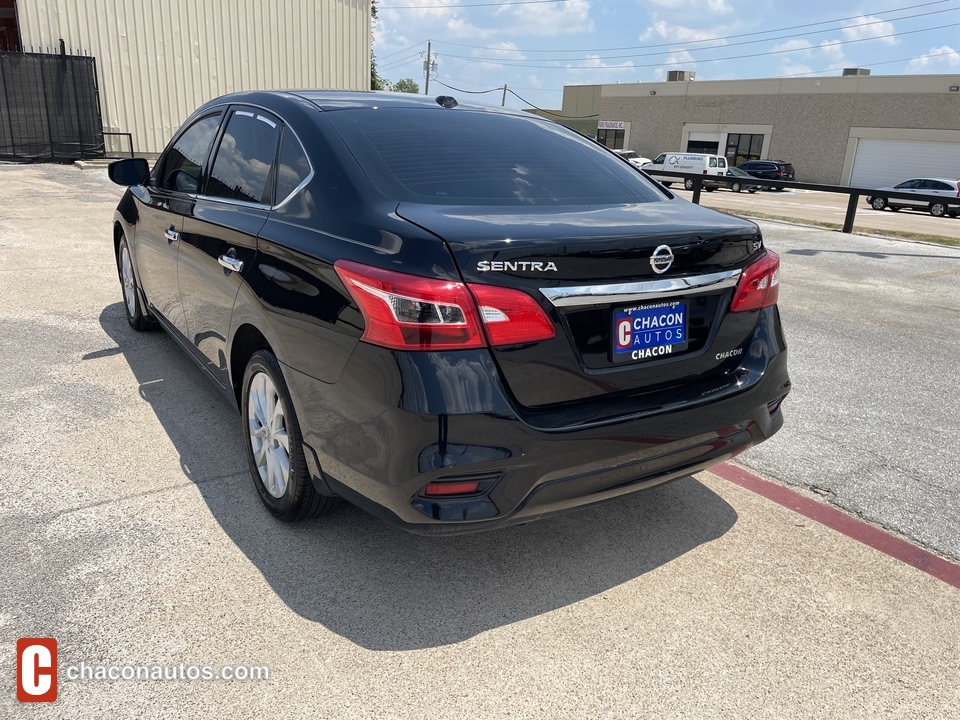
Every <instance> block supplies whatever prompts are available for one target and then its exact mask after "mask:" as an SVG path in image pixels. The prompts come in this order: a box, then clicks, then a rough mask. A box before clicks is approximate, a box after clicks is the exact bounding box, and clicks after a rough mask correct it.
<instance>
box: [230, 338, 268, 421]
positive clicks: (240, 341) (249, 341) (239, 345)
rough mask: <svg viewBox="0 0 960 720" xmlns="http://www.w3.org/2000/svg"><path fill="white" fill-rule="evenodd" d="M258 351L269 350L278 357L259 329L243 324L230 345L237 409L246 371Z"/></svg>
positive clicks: (232, 378) (231, 381) (231, 379)
mask: <svg viewBox="0 0 960 720" xmlns="http://www.w3.org/2000/svg"><path fill="white" fill-rule="evenodd" d="M258 350H269V351H270V352H272V353H273V354H274V355H276V351H275V350H274V349H273V347H272V346H271V345H270V342H269V341H268V340H267V338H266V337H265V336H264V334H263V333H262V332H260V330H259V328H257V327H256V326H255V325H253V324H252V323H249V322H245V323H243V324H242V325H240V327H238V328H237V329H236V330H235V331H234V334H233V342H232V343H231V344H230V383H231V385H232V386H233V394H234V396H235V397H236V399H237V407H240V403H241V402H242V397H241V395H242V393H243V373H244V370H246V368H247V363H248V362H249V360H250V358H251V356H252V355H253V354H254V353H255V352H257V351H258Z"/></svg>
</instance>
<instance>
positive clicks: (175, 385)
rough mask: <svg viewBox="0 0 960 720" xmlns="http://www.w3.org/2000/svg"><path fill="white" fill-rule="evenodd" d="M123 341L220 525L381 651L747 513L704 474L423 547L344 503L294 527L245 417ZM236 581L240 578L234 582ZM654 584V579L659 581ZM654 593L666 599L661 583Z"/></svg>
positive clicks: (341, 626) (679, 545)
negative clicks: (270, 495) (252, 472)
mask: <svg viewBox="0 0 960 720" xmlns="http://www.w3.org/2000/svg"><path fill="white" fill-rule="evenodd" d="M100 324H101V326H102V327H103V329H104V330H105V331H106V333H107V334H108V335H109V336H110V337H111V338H113V339H114V340H115V341H116V343H117V345H118V347H119V349H120V352H122V353H123V355H124V357H125V359H126V361H127V363H128V364H129V366H130V368H131V370H132V371H133V373H134V375H135V376H136V378H137V381H138V382H139V384H140V395H141V397H142V398H143V399H144V400H145V401H146V402H148V403H149V404H150V405H151V407H152V409H153V412H154V413H155V415H156V417H157V419H158V420H159V421H160V423H161V425H162V426H163V428H164V431H165V432H166V434H167V436H168V437H169V439H170V441H171V442H172V443H173V445H174V446H175V448H176V449H177V452H179V454H180V463H181V467H182V468H183V472H184V474H185V475H186V476H187V477H188V478H190V479H191V480H192V481H193V482H194V483H196V485H197V487H198V489H199V491H200V494H201V495H202V497H203V499H204V500H205V502H206V504H207V506H208V507H209V510H210V513H211V514H212V515H213V517H214V518H215V519H216V521H217V522H218V523H219V525H220V527H221V528H222V529H223V531H224V532H225V533H226V535H227V536H228V537H229V538H230V540H231V541H232V542H233V543H235V544H236V546H237V547H238V548H239V549H240V550H241V551H242V552H243V553H244V554H245V555H246V557H247V558H248V559H249V560H250V561H251V562H252V563H253V564H254V565H255V566H256V567H257V568H258V570H259V571H260V573H262V575H263V578H264V579H265V580H266V581H267V582H268V583H269V584H270V586H271V587H272V588H273V590H274V591H275V592H276V593H277V595H278V596H279V597H280V598H281V599H282V600H283V601H284V602H285V603H286V604H287V605H288V606H289V607H290V608H291V609H292V610H293V611H294V612H296V613H297V614H299V615H300V616H302V617H303V618H306V619H307V620H310V621H314V622H317V623H321V624H322V625H323V626H325V627H326V628H327V629H329V630H330V631H332V632H335V633H337V634H338V635H341V636H343V637H345V638H347V639H349V640H350V641H352V642H354V643H356V644H358V645H360V646H362V647H364V648H368V649H372V650H414V649H422V648H430V647H438V646H442V645H447V644H451V643H456V642H460V641H463V640H466V639H468V638H471V637H473V636H475V635H478V634H480V633H483V632H485V631H488V630H492V629H495V628H499V627H502V626H506V625H509V624H511V623H515V622H518V621H522V620H525V619H527V618H530V617H534V616H538V615H542V614H544V613H549V612H551V611H555V610H559V609H561V608H565V607H567V606H569V605H571V604H573V603H576V602H578V601H582V600H588V599H594V600H596V601H602V599H603V594H604V593H606V592H607V591H610V590H613V589H614V588H616V587H617V586H619V585H621V584H623V583H626V582H629V581H632V580H635V579H637V578H639V577H641V576H643V575H645V574H647V573H649V572H650V571H652V570H655V569H656V568H658V567H660V566H662V565H665V564H667V563H670V562H672V561H674V560H676V559H677V558H679V557H681V556H683V555H685V554H686V553H689V552H691V551H692V550H695V549H696V548H697V547H698V546H700V545H703V544H704V543H709V542H710V541H712V540H715V539H717V538H719V537H721V536H723V535H724V534H725V533H726V532H727V531H728V530H729V529H730V528H731V527H733V525H734V524H735V523H736V521H737V513H736V511H735V510H734V509H733V508H732V507H731V506H730V505H729V504H727V503H726V502H725V501H724V500H723V499H722V498H720V497H719V496H718V495H716V494H715V493H713V492H712V491H711V490H709V489H708V488H707V487H705V486H704V485H703V484H701V483H699V482H697V481H696V480H695V479H694V478H692V477H685V478H682V479H680V480H677V481H675V482H673V483H668V484H666V485H661V486H658V487H655V488H652V489H650V490H648V491H646V492H642V493H639V494H636V495H632V496H628V497H626V498H620V499H618V500H616V501H613V502H610V503H605V504H601V505H597V506H593V507H590V508H586V509H583V510H580V511H576V512H573V513H569V514H566V515H562V516H559V517H554V518H550V519H546V520H542V521H538V522H533V523H529V524H526V525H520V526H515V527H509V528H503V529H499V530H493V531H490V532H482V533H476V534H472V535H465V536H456V537H422V536H417V535H413V534H410V533H408V532H405V531H403V530H399V529H396V528H394V527H392V526H390V525H387V524H385V523H384V522H382V521H381V520H379V519H377V518H374V517H373V516H371V515H368V514H367V513H365V512H363V511H361V510H359V509H357V508H355V507H353V506H349V505H346V504H344V505H343V506H341V507H339V508H337V509H336V510H335V511H334V512H333V513H332V514H330V515H328V516H326V517H323V518H319V519H317V520H312V521H307V522H303V523H294V524H286V523H282V522H279V521H277V520H275V519H274V518H273V517H272V516H271V515H270V514H269V513H268V512H267V511H266V509H264V508H263V506H262V505H261V504H260V501H259V499H258V497H257V494H256V492H255V490H254V488H253V485H252V481H251V480H250V477H249V473H248V470H247V469H246V464H245V462H246V461H245V457H244V451H243V446H242V440H241V433H240V422H239V416H238V414H237V413H236V411H235V409H234V408H233V407H231V405H230V403H229V401H228V400H227V399H226V398H224V396H223V395H222V394H221V393H220V392H219V391H218V390H217V389H216V388H215V387H214V385H213V383H212V382H210V381H208V380H207V379H206V378H205V377H204V376H203V374H202V371H201V370H200V369H199V368H198V367H197V366H196V365H194V363H193V362H192V361H191V360H190V359H189V358H188V357H187V356H186V355H185V354H184V353H183V352H182V351H181V350H180V348H179V347H177V345H176V343H175V342H174V341H173V340H172V339H171V338H170V337H168V336H167V335H166V333H163V332H155V333H135V332H134V331H133V330H132V329H131V328H130V327H129V326H128V324H127V322H126V319H125V317H124V313H123V306H122V304H120V303H117V304H115V305H110V306H108V307H107V308H105V309H104V311H103V312H102V313H101V316H100ZM227 576H228V577H229V575H227ZM651 582H655V581H654V580H651ZM650 595H651V597H653V596H657V597H662V594H661V593H659V592H654V587H653V586H651V593H650Z"/></svg>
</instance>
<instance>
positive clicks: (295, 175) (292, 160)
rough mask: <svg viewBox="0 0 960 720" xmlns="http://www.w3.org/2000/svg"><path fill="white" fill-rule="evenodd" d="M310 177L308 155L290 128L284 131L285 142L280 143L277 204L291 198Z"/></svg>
mask: <svg viewBox="0 0 960 720" xmlns="http://www.w3.org/2000/svg"><path fill="white" fill-rule="evenodd" d="M309 175H310V161H309V160H307V154H306V152H304V150H303V146H302V145H300V141H299V140H297V136H296V135H294V134H293V131H292V130H290V129H289V128H285V129H284V131H283V140H282V141H281V143H280V163H279V165H277V196H276V202H278V203H281V202H283V201H284V200H286V199H287V198H288V197H290V194H291V193H292V192H293V191H294V190H296V189H297V188H298V187H299V186H300V184H301V183H302V182H303V181H304V180H306V179H307V177H308V176H309Z"/></svg>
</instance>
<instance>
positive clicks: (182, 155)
mask: <svg viewBox="0 0 960 720" xmlns="http://www.w3.org/2000/svg"><path fill="white" fill-rule="evenodd" d="M220 115H221V113H219V112H217V113H215V114H213V115H207V116H206V117H203V118H200V119H199V120H197V121H196V122H195V123H194V124H193V125H191V126H190V127H189V128H188V129H187V130H186V132H184V133H183V134H182V135H181V136H180V137H179V138H178V139H177V142H176V143H174V145H173V147H172V148H170V150H169V151H168V152H167V156H166V157H165V158H164V160H163V163H162V167H161V170H160V178H159V186H160V187H161V188H164V189H165V190H176V191H177V192H185V193H191V194H193V193H196V192H197V188H198V187H199V184H200V170H201V168H202V167H203V161H204V160H206V158H207V153H209V152H210V146H211V145H212V144H213V139H214V137H215V136H216V134H217V128H218V127H220Z"/></svg>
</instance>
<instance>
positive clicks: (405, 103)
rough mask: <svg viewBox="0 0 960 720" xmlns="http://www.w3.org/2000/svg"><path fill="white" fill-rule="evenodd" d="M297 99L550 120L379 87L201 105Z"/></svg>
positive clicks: (264, 93)
mask: <svg viewBox="0 0 960 720" xmlns="http://www.w3.org/2000/svg"><path fill="white" fill-rule="evenodd" d="M297 100H299V101H304V100H305V101H307V102H309V103H310V104H312V105H314V106H316V107H317V108H319V109H320V110H322V111H324V112H330V111H333V110H350V109H379V108H384V107H391V108H400V107H406V108H423V109H430V110H442V109H444V106H443V105H442V103H443V102H444V101H445V100H452V101H453V107H457V108H460V109H466V110H476V111H483V112H491V113H497V114H502V115H513V116H517V117H525V118H532V119H535V120H546V121H547V122H551V121H550V120H549V119H547V118H542V117H539V116H537V115H533V114H531V113H525V112H520V111H517V110H509V109H507V108H501V107H492V106H490V105H477V104H473V103H462V102H460V101H458V100H457V99H456V98H455V97H453V96H450V95H437V96H432V95H431V96H425V95H414V94H413V93H402V92H385V91H380V90H369V91H358V90H254V91H246V92H236V93H231V94H229V95H222V96H220V97H218V98H215V99H213V100H210V101H209V102H207V103H205V104H204V106H203V107H208V106H213V105H223V104H225V103H231V102H236V103H252V104H260V105H264V106H266V107H268V108H269V107H271V106H273V105H274V104H276V105H278V106H280V105H283V104H284V102H285V101H286V102H287V103H289V102H290V101H297Z"/></svg>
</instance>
